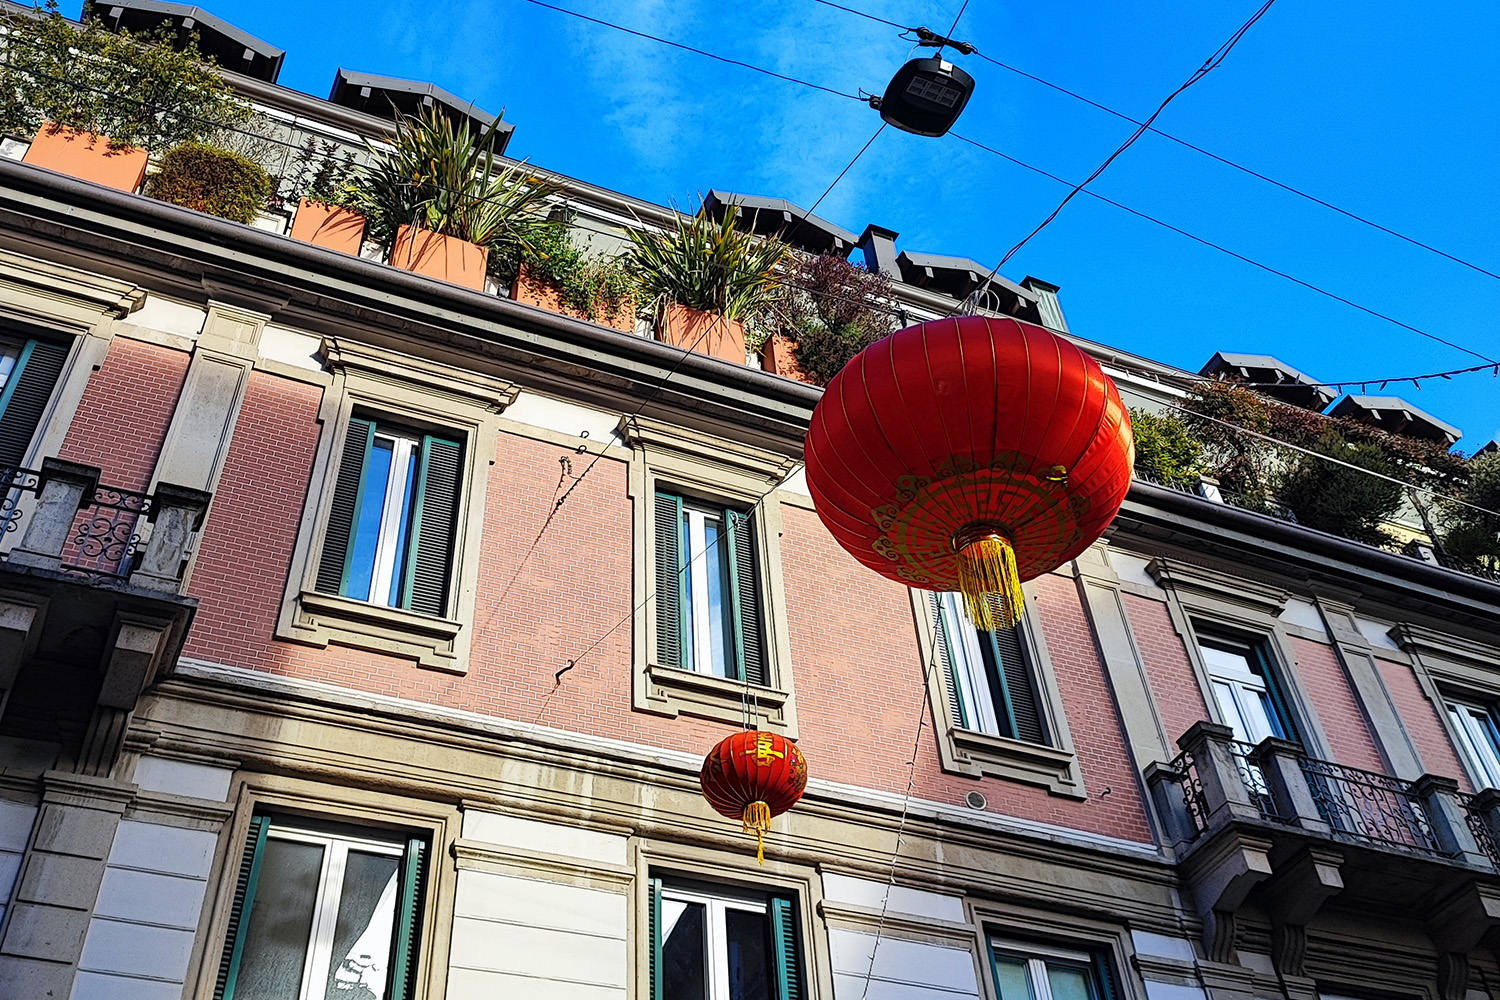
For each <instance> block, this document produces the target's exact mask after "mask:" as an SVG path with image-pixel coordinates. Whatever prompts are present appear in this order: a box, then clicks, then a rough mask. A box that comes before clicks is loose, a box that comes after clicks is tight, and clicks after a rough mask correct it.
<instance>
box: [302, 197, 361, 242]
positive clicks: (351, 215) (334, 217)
mask: <svg viewBox="0 0 1500 1000" xmlns="http://www.w3.org/2000/svg"><path fill="white" fill-rule="evenodd" d="M364 238H365V217H364V216H363V215H360V214H359V213H358V212H355V211H351V210H350V209H347V208H339V207H337V206H335V205H325V204H323V203H322V202H321V201H309V200H308V199H306V198H303V199H302V200H301V201H299V202H298V203H297V215H296V217H295V218H293V219H292V239H294V240H301V241H302V242H304V243H316V244H317V245H318V246H320V247H327V248H328V249H330V250H342V251H343V252H344V253H350V254H354V255H355V256H358V255H359V247H360V244H361V243H363V242H364Z"/></svg>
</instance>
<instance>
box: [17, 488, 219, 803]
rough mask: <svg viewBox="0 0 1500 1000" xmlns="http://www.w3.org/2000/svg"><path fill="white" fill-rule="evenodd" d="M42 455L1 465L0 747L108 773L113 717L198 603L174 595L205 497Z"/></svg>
mask: <svg viewBox="0 0 1500 1000" xmlns="http://www.w3.org/2000/svg"><path fill="white" fill-rule="evenodd" d="M99 477H100V472H99V470H98V469H96V468H92V467H90V466H85V465H79V464H77V463H74V462H66V461H60V460H58V459H51V458H49V459H45V460H43V462H42V463H41V468H40V469H35V470H33V469H0V490H3V492H0V537H7V536H9V537H15V536H19V541H18V542H16V544H15V545H14V546H13V547H11V548H10V549H9V551H8V552H7V553H6V556H5V559H4V562H3V563H0V745H3V746H4V747H5V748H6V749H7V750H8V751H9V757H8V759H10V760H12V761H15V762H18V763H17V764H16V765H15V766H19V767H20V768H21V769H22V770H25V769H27V768H28V767H29V768H31V769H35V770H41V771H45V770H47V769H49V768H63V769H67V770H74V771H77V772H79V773H84V774H93V775H100V776H103V775H107V774H108V773H109V771H110V770H111V769H112V767H113V764H114V761H115V759H116V757H117V756H118V753H119V749H120V744H121V740H122V738H123V734H124V722H125V720H126V718H127V717H128V715H129V713H130V712H131V711H133V710H134V708H135V704H136V701H137V700H138V699H139V697H140V694H141V691H142V690H143V689H144V688H145V686H146V685H147V684H149V683H150V681H151V679H152V678H153V677H154V676H155V674H156V673H157V671H158V670H160V669H164V668H166V667H169V666H170V665H171V663H172V662H173V661H174V660H175V659H176V656H177V653H178V651H179V650H180V648H181V645H182V642H183V638H184V636H185V635H186V632H187V626H188V624H189V622H190V621H191V619H192V615H193V610H194V608H195V607H196V602H195V601H193V600H192V599H190V598H187V597H183V596H182V595H181V590H182V582H183V578H184V571H185V568H186V566H187V564H188V559H189V557H190V555H191V552H192V551H193V547H194V543H195V541H196V539H197V534H198V530H199V528H200V526H201V524H202V520H203V515H204V513H205V511H206V510H207V508H208V502H209V500H210V495H209V494H207V493H204V492H203V491H201V490H193V489H187V488H184V487H179V486H173V485H170V484H167V483H161V484H158V485H157V487H156V489H155V491H153V492H152V493H149V494H146V493H140V492H135V491H131V490H125V489H119V488H115V487H111V486H108V485H105V484H101V483H100V481H99Z"/></svg>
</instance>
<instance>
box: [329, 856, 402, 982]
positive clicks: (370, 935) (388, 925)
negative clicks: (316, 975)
mask: <svg viewBox="0 0 1500 1000" xmlns="http://www.w3.org/2000/svg"><path fill="white" fill-rule="evenodd" d="M400 867H401V864H400V859H399V858H395V857H391V856H389V855H379V854H366V853H364V852H361V851H350V852H349V857H348V860H347V861H346V862H345V865H344V880H343V885H342V886H341V888H340V892H339V911H338V921H337V923H336V924H335V926H334V931H333V967H332V968H331V969H329V971H328V993H327V997H326V1000H385V993H386V979H387V976H388V975H389V970H388V968H387V966H388V964H389V961H390V953H391V932H392V929H393V927H394V925H395V918H396V881H397V876H398V874H399V870H400Z"/></svg>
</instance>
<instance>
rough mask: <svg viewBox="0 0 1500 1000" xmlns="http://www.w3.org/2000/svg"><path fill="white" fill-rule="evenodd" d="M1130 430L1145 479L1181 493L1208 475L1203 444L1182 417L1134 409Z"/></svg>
mask: <svg viewBox="0 0 1500 1000" xmlns="http://www.w3.org/2000/svg"><path fill="white" fill-rule="evenodd" d="M1130 426H1131V428H1132V429H1133V430H1134V431H1135V469H1136V472H1138V473H1140V474H1141V476H1142V477H1144V478H1146V479H1149V480H1151V481H1153V482H1156V483H1160V484H1161V485H1163V486H1170V487H1172V488H1174V489H1180V490H1181V489H1189V488H1191V487H1192V486H1194V485H1195V484H1196V483H1197V481H1198V477H1199V476H1200V475H1202V474H1203V472H1204V471H1206V467H1205V465H1204V463H1203V445H1202V443H1201V442H1199V441H1198V439H1197V438H1195V437H1193V435H1192V434H1190V433H1189V432H1188V429H1187V425H1186V424H1185V423H1183V422H1182V420H1181V419H1179V418H1178V417H1174V416H1169V415H1166V414H1156V413H1151V412H1149V411H1146V410H1141V409H1132V410H1131V411H1130Z"/></svg>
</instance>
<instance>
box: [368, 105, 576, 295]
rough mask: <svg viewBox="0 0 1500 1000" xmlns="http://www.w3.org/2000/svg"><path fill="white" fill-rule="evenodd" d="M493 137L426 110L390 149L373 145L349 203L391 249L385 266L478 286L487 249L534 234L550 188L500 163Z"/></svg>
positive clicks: (405, 123)
mask: <svg viewBox="0 0 1500 1000" xmlns="http://www.w3.org/2000/svg"><path fill="white" fill-rule="evenodd" d="M497 135H498V133H497V132H496V131H495V126H494V125H491V126H490V127H489V128H488V129H486V130H485V131H484V132H482V133H480V134H478V135H476V134H474V132H473V131H471V130H470V129H469V128H468V126H466V125H463V124H455V123H454V122H453V121H451V120H450V119H449V118H448V117H447V116H445V115H443V114H442V113H441V112H439V111H437V110H435V109H430V110H427V111H425V112H423V114H421V115H420V116H418V117H411V116H406V117H403V118H402V119H401V120H400V121H399V122H397V125H396V134H395V136H394V137H393V138H392V140H391V143H390V146H389V147H388V148H382V147H376V146H373V145H371V146H370V154H371V162H370V164H369V165H368V166H367V167H365V168H363V169H361V170H360V171H359V172H358V173H357V174H356V175H355V179H354V181H353V183H352V184H351V186H350V201H351V204H352V206H353V207H355V208H357V209H358V210H360V211H361V212H363V213H364V215H365V218H366V219H367V220H368V222H369V227H370V233H371V235H372V236H374V237H375V238H376V239H379V240H382V241H383V242H386V243H387V244H388V245H389V246H390V248H391V249H390V263H392V264H394V265H395V266H396V267H400V268H404V269H406V270H409V271H416V272H417V273H419V274H425V275H427V276H428V277H432V278H439V279H442V280H444V281H450V282H453V283H454V284H459V285H465V286H467V287H469V288H474V289H483V288H484V279H485V274H486V270H487V260H488V256H489V248H490V247H491V246H495V245H502V244H506V243H508V242H513V241H517V240H524V239H525V238H526V236H527V234H529V233H531V232H533V231H534V230H535V226H536V224H537V222H538V220H540V219H541V215H540V208H541V206H542V204H543V203H544V202H545V199H546V198H547V197H548V196H550V195H551V193H552V190H553V189H552V187H551V185H549V184H547V183H545V182H544V181H542V180H541V179H540V178H538V177H537V176H535V175H534V174H532V173H530V172H529V171H528V170H527V169H526V166H525V164H524V163H518V164H505V163H503V162H501V163H497V162H496V161H495V140H496V137H497Z"/></svg>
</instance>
